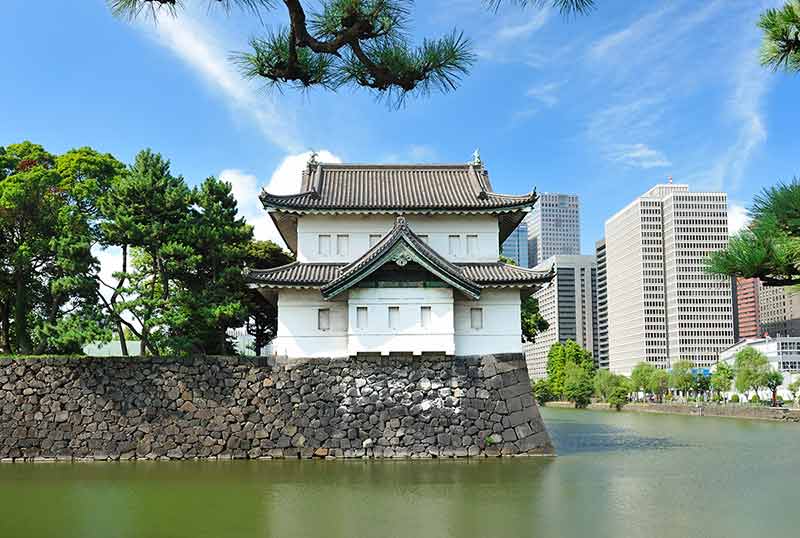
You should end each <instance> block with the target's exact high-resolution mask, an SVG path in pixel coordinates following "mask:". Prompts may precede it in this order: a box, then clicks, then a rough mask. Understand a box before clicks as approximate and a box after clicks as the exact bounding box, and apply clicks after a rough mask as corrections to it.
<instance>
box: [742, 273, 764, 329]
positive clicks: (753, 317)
mask: <svg viewBox="0 0 800 538" xmlns="http://www.w3.org/2000/svg"><path fill="white" fill-rule="evenodd" d="M760 287H761V286H760V284H759V281H758V279H756V278H737V279H736V303H735V306H736V316H735V329H736V341H737V342H738V341H739V340H741V339H743V338H758V337H760V336H761V335H762V332H761V308H760V307H759V301H758V295H759V294H758V292H759V289H760Z"/></svg>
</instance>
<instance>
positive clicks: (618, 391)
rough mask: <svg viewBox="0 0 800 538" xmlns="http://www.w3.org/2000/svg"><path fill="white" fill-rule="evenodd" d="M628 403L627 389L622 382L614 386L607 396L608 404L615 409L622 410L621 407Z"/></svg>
mask: <svg viewBox="0 0 800 538" xmlns="http://www.w3.org/2000/svg"><path fill="white" fill-rule="evenodd" d="M627 403H628V389H627V387H625V385H624V384H621V385H617V386H616V387H614V390H613V391H611V394H609V396H608V406H609V407H611V408H613V409H616V410H617V411H622V408H623V407H624V406H625V404H627Z"/></svg>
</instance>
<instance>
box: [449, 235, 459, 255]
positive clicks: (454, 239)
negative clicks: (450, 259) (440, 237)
mask: <svg viewBox="0 0 800 538" xmlns="http://www.w3.org/2000/svg"><path fill="white" fill-rule="evenodd" d="M448 245H449V248H448V252H449V253H450V255H451V256H460V255H461V236H460V235H451V236H449V237H448Z"/></svg>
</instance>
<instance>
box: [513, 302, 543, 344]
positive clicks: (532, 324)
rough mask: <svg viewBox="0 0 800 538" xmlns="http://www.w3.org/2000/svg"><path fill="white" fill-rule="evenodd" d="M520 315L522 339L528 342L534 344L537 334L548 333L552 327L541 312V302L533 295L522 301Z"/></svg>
mask: <svg viewBox="0 0 800 538" xmlns="http://www.w3.org/2000/svg"><path fill="white" fill-rule="evenodd" d="M520 313H521V324H522V337H523V338H524V339H525V341H526V342H533V341H534V340H535V339H536V335H537V334H539V333H541V332H544V331H546V330H547V328H548V327H549V326H550V325H549V324H548V323H547V320H546V319H544V317H542V314H541V313H540V312H539V301H538V300H537V299H536V298H535V297H533V296H532V295H529V296H527V297H525V298H524V299H522V305H521V306H520Z"/></svg>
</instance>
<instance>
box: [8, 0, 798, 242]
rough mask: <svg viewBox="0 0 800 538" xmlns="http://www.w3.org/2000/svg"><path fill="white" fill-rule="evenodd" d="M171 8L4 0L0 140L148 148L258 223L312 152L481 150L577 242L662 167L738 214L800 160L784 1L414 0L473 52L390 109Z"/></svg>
mask: <svg viewBox="0 0 800 538" xmlns="http://www.w3.org/2000/svg"><path fill="white" fill-rule="evenodd" d="M186 3H187V4H189V5H190V6H196V7H190V9H189V11H187V12H184V13H183V14H182V15H181V17H180V18H178V19H177V20H174V19H169V18H161V19H160V21H159V23H158V24H157V25H156V24H154V23H153V22H152V21H151V20H140V21H136V22H130V21H126V20H120V19H116V18H114V17H113V16H112V15H111V14H110V12H109V9H108V8H107V5H106V2H105V1H104V0H82V1H80V2H77V1H71V2H61V1H54V2H47V3H44V4H43V3H41V2H30V1H27V0H4V1H3V9H2V15H3V19H4V20H5V21H10V24H9V23H8V22H7V23H6V24H5V25H4V30H3V32H2V33H0V50H3V62H2V63H3V69H2V73H3V75H2V77H3V80H2V84H0V103H2V104H0V145H6V144H10V143H14V142H17V141H21V140H25V139H29V140H32V141H34V142H38V143H40V144H43V145H44V146H45V147H47V148H48V149H49V150H50V151H53V152H57V153H58V152H63V151H65V150H67V149H69V148H71V147H76V146H84V145H89V146H93V147H95V148H97V149H99V150H102V151H108V152H111V153H113V154H114V155H116V156H117V157H118V158H120V159H121V160H123V161H125V162H130V161H131V160H132V158H133V156H134V155H135V153H136V152H137V151H138V150H140V149H142V148H145V147H151V148H153V149H154V150H156V151H159V152H161V153H163V154H164V155H166V156H167V157H168V158H170V159H171V161H172V164H173V170H174V171H176V172H178V173H181V174H183V175H184V176H185V177H186V178H187V179H188V180H189V182H190V183H196V182H199V181H201V180H202V179H203V178H205V177H207V176H209V175H222V176H223V177H225V178H226V179H228V180H230V181H231V182H232V183H233V184H234V189H235V193H236V194H237V197H238V198H239V200H240V206H241V209H242V212H243V213H244V214H245V215H246V216H247V217H248V219H249V220H251V221H252V222H253V223H254V224H255V225H256V228H257V233H258V234H259V235H261V236H262V237H269V236H271V234H272V231H271V229H270V226H269V223H268V220H267V219H266V218H264V215H263V212H262V211H261V210H260V209H259V208H258V204H257V200H256V199H255V197H256V195H257V192H258V189H259V188H260V187H261V186H264V185H268V184H270V185H271V188H272V189H274V190H278V191H284V192H285V191H289V190H291V189H292V188H293V186H294V185H295V184H296V173H295V172H296V170H297V169H298V168H299V167H300V166H302V164H303V163H304V162H305V159H306V156H305V155H301V154H302V153H303V152H306V151H308V150H310V149H315V150H317V151H320V152H321V153H322V156H323V157H324V158H327V159H341V160H343V161H357V162H434V161H436V162H466V161H467V160H469V159H470V156H471V153H472V151H473V150H474V149H475V148H476V147H477V148H480V151H481V155H482V157H483V159H484V161H485V163H486V165H487V167H488V168H489V171H490V173H491V176H492V180H493V183H494V185H495V189H496V190H498V191H500V192H508V193H520V192H527V191H529V190H530V189H531V188H533V187H535V188H536V189H537V190H539V191H557V192H571V193H577V194H578V195H579V196H580V197H581V204H582V208H581V210H582V215H581V225H582V247H583V250H584V252H585V253H589V252H591V250H592V249H593V245H594V241H595V240H597V239H599V238H600V237H602V235H603V223H604V221H605V219H606V218H608V217H609V216H611V215H612V214H613V213H614V212H616V211H617V210H618V209H620V208H621V207H623V206H624V205H626V204H627V203H628V202H630V200H631V199H632V198H633V197H635V196H636V195H638V194H640V193H642V192H644V191H645V190H646V189H647V188H649V187H650V186H652V185H653V184H654V183H656V182H659V181H664V180H665V178H666V177H667V176H669V175H671V176H673V177H674V180H675V182H680V183H689V184H690V186H691V187H692V188H693V189H694V190H700V189H712V190H722V191H725V192H727V193H728V194H729V200H730V202H731V206H732V212H733V213H734V216H733V221H734V222H735V223H741V221H742V218H741V217H742V210H741V207H742V206H746V205H747V204H748V203H749V200H750V199H751V198H752V195H753V194H754V193H755V192H757V191H759V190H760V189H761V188H763V187H764V186H767V185H770V184H773V183H775V182H777V181H778V180H781V179H790V178H791V177H793V176H794V175H798V174H799V173H800V166H799V165H798V156H799V155H800V142H798V136H797V125H798V124H800V108H799V107H797V106H796V104H797V96H798V95H799V94H800V76H794V77H792V76H790V75H785V74H781V73H777V74H776V73H772V72H770V71H767V70H765V69H763V68H761V67H760V66H759V64H758V59H757V56H758V46H759V43H760V34H759V31H758V29H757V28H756V26H755V23H756V20H757V16H758V13H759V12H760V11H762V10H763V9H764V8H765V7H768V6H770V5H776V4H779V3H780V2H775V1H773V2H760V1H753V0H751V1H745V0H717V1H714V0H708V1H701V2H698V1H696V0H684V1H669V2H652V1H643V2H633V1H628V0H625V1H623V0H598V1H597V4H598V9H597V10H596V11H595V12H594V13H592V14H591V15H589V16H586V17H580V18H571V19H567V20H565V19H564V18H563V17H561V16H560V15H559V14H558V13H557V12H555V11H553V10H548V9H531V8H528V9H524V10H523V9H521V8H518V7H514V6H512V5H511V4H509V5H507V6H506V7H505V8H503V9H502V10H501V11H500V12H499V13H493V12H490V11H488V10H486V9H484V8H482V7H481V2H480V0H430V1H429V0H425V1H419V2H417V3H416V6H415V8H414V21H415V23H416V26H415V29H414V38H415V39H416V40H418V41H421V39H422V38H423V37H425V36H437V35H441V34H443V33H445V32H447V31H449V30H451V29H452V28H454V27H456V28H459V29H461V30H463V31H464V32H465V34H466V35H468V36H470V37H471V38H472V39H473V41H474V45H475V49H476V52H477V53H478V56H479V61H478V63H477V64H476V65H475V67H474V69H473V71H472V73H471V75H470V76H469V77H467V78H466V79H465V80H464V82H463V84H462V86H461V87H460V88H459V89H458V90H457V91H456V92H454V93H450V94H445V95H433V96H430V97H428V98H420V99H412V100H410V101H408V103H407V104H406V106H405V107H404V108H402V109H400V110H395V109H392V108H390V107H387V105H386V104H385V103H382V102H378V101H376V100H375V98H374V97H373V96H372V95H370V94H368V93H366V92H364V91H351V90H345V91H343V92H340V93H338V94H331V93H326V92H321V91H311V92H309V93H307V94H302V95H299V94H295V93H293V92H292V91H287V92H285V93H283V94H281V93H276V92H270V91H267V90H264V88H263V87H261V86H260V85H259V84H254V83H251V82H247V81H244V80H243V79H242V78H241V77H240V76H239V74H238V73H237V72H236V70H235V68H234V67H233V66H232V65H231V64H230V62H229V61H228V58H229V55H230V53H231V52H233V51H239V50H244V49H246V42H247V39H248V38H249V37H251V36H253V35H257V34H259V33H261V32H263V31H264V27H263V26H262V23H260V22H259V21H257V20H254V19H253V18H252V17H247V16H244V15H242V14H240V13H235V12H234V13H232V14H231V15H230V16H227V15H225V14H224V13H223V12H221V11H220V10H211V11H210V12H209V11H208V9H207V2H204V1H198V2H192V1H187V2H186ZM283 17H284V13H283V11H282V10H277V11H276V12H275V13H274V14H273V15H272V16H271V18H270V17H267V18H266V19H265V20H264V22H263V25H264V26H266V27H267V28H270V27H274V24H275V23H276V22H278V21H280V20H282V19H283Z"/></svg>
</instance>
